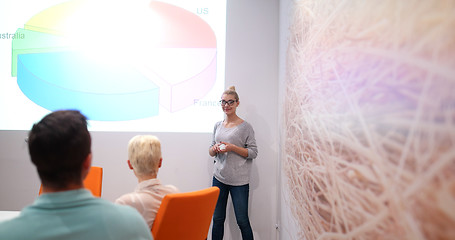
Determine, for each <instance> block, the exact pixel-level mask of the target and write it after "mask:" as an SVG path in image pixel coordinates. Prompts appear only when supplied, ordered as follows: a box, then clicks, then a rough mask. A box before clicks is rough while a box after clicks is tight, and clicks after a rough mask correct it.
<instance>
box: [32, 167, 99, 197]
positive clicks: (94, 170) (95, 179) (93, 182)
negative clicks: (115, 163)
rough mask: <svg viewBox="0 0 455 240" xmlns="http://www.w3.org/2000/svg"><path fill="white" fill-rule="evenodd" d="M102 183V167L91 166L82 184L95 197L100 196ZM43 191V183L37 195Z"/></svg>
mask: <svg viewBox="0 0 455 240" xmlns="http://www.w3.org/2000/svg"><path fill="white" fill-rule="evenodd" d="M102 184H103V168H102V167H95V166H92V167H91V168H90V171H89V172H88V174H87V177H86V178H85V180H84V186H85V188H87V189H88V190H90V191H91V192H92V194H93V196H95V197H101V187H102ZM42 192H43V185H41V187H40V189H39V195H41V193H42Z"/></svg>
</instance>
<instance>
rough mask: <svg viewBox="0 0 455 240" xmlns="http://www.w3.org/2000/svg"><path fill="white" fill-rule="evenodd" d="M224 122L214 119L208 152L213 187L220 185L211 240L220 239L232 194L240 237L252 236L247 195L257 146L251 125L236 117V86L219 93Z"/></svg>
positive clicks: (245, 239) (244, 239)
mask: <svg viewBox="0 0 455 240" xmlns="http://www.w3.org/2000/svg"><path fill="white" fill-rule="evenodd" d="M220 103H221V107H222V109H223V112H224V113H225V115H226V116H225V119H224V121H220V122H217V123H216V124H215V127H214V129H213V137H212V144H211V146H210V148H209V154H210V156H212V157H215V166H214V170H213V186H216V187H218V188H220V195H219V197H218V202H217V204H216V207H215V213H214V214H213V228H212V240H218V239H223V235H224V220H225V219H226V204H227V200H228V196H229V194H231V199H232V204H233V205H234V212H235V218H236V220H237V224H238V225H239V228H240V231H241V233H242V239H243V240H247V239H248V240H249V239H253V231H252V229H251V225H250V220H249V218H248V195H249V191H250V185H249V182H250V171H251V164H252V160H253V159H254V158H256V156H257V154H258V149H257V146H256V139H255V138H254V130H253V127H252V126H251V125H250V124H249V123H248V122H246V121H244V120H243V119H241V118H240V117H239V116H237V113H236V110H237V107H238V106H239V104H240V102H239V96H238V94H237V92H236V91H235V87H230V88H229V89H227V90H226V91H224V92H223V95H222V96H221V101H220Z"/></svg>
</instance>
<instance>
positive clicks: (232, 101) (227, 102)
mask: <svg viewBox="0 0 455 240" xmlns="http://www.w3.org/2000/svg"><path fill="white" fill-rule="evenodd" d="M235 102H237V100H229V101H224V100H220V103H221V106H224V105H226V104H227V105H229V106H232V105H233V104H234V103H235Z"/></svg>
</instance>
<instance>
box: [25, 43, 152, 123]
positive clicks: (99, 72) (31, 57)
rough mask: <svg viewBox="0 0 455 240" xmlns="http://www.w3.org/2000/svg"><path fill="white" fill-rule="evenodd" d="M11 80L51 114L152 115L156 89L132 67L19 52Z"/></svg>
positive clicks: (67, 54)
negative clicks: (68, 111)
mask: <svg viewBox="0 0 455 240" xmlns="http://www.w3.org/2000/svg"><path fill="white" fill-rule="evenodd" d="M17 76H18V78H17V81H18V85H19V87H20V89H21V90H22V92H23V93H24V94H25V95H26V96H27V97H28V98H29V99H30V100H32V101H33V102H35V103H36V104H38V105H40V106H42V107H44V108H46V109H48V110H51V111H55V110H60V109H78V110H80V111H81V112H82V113H83V114H85V115H86V116H87V117H88V118H89V119H90V120H98V121H123V120H133V119H140V118H145V117H150V116H156V115H158V110H159V109H158V108H159V87H158V86H157V85H156V84H154V83H153V82H152V81H150V80H149V79H148V78H146V77H144V76H143V75H141V74H140V73H139V72H137V70H135V68H134V66H128V65H125V64H120V65H119V64H115V63H106V62H105V61H97V59H96V58H93V56H92V57H87V56H86V55H84V54H83V53H81V52H48V53H34V54H20V55H18V64H17Z"/></svg>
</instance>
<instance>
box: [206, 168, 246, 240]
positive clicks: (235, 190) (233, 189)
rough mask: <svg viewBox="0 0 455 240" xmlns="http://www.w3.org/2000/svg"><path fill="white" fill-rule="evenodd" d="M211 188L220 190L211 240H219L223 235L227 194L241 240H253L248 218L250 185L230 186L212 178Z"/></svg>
mask: <svg viewBox="0 0 455 240" xmlns="http://www.w3.org/2000/svg"><path fill="white" fill-rule="evenodd" d="M213 186H215V187H218V188H219V189H220V195H219V196H218V202H217V203H216V207H215V213H214V214H213V227H212V240H221V239H223V235H224V220H225V219H226V205H227V201H228V196H229V193H231V199H232V204H233V205H234V212H235V219H236V220H237V224H238V225H239V228H240V232H241V233H242V239H243V240H252V239H253V230H252V229H251V225H250V219H249V218H248V195H249V192H250V185H249V184H246V185H242V186H231V185H226V184H224V183H222V182H220V181H218V180H217V179H216V178H215V177H213Z"/></svg>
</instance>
